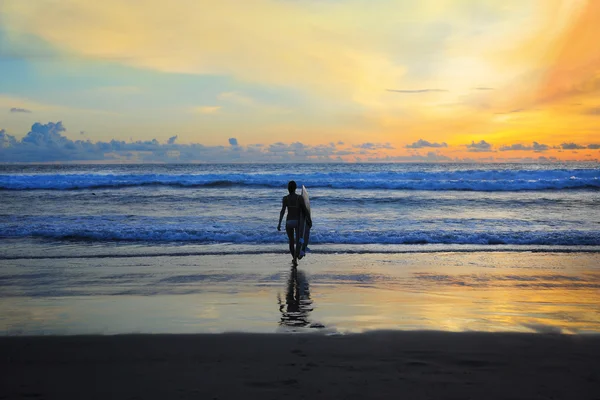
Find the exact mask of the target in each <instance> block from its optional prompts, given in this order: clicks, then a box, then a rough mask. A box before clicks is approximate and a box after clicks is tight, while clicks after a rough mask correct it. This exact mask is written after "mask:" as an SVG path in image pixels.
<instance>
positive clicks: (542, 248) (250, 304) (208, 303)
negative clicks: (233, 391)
mask: <svg viewBox="0 0 600 400" xmlns="http://www.w3.org/2000/svg"><path fill="white" fill-rule="evenodd" d="M291 179H293V180H295V181H296V182H297V184H298V187H301V186H302V185H305V186H306V188H307V189H308V191H309V194H310V201H311V209H312V219H313V228H312V232H311V243H310V245H309V249H310V253H309V255H308V256H307V258H305V259H304V260H302V261H301V263H300V266H299V268H298V272H297V273H296V272H294V271H293V270H290V264H291V256H289V254H288V253H287V252H288V250H287V237H286V235H285V232H283V231H282V232H278V231H277V222H278V218H279V212H280V209H281V200H282V197H283V196H284V195H286V194H287V183H288V181H289V180H291ZM0 203H1V204H2V211H0V244H1V245H0V299H1V300H2V301H1V302H0V311H2V312H1V313H0V315H2V317H0V331H3V332H4V333H5V334H14V333H40V332H41V333H104V332H109V333H128V332H173V333H174V332H204V331H210V332H212V331H223V330H244V331H261V332H263V331H270V330H271V329H274V328H273V327H281V325H282V321H286V320H287V321H295V322H294V323H297V321H298V319H297V318H295V317H294V316H292V318H290V317H289V315H287V314H285V312H284V311H281V310H284V309H289V308H290V307H289V306H290V304H289V303H288V306H287V307H286V306H285V304H286V299H288V300H289V299H290V298H291V299H292V300H293V302H292V309H297V310H300V309H303V310H304V311H303V312H304V313H305V314H306V313H309V312H310V315H311V316H310V317H309V316H307V315H304V314H302V317H301V318H300V321H301V324H300V325H302V326H317V327H328V328H332V329H342V330H363V329H380V328H385V329H388V328H393V329H395V328H399V329H404V328H407V329H423V328H426V329H444V330H445V329H448V330H463V329H477V330H515V329H516V330H522V329H525V330H527V329H529V328H524V327H531V326H536V327H539V326H545V325H549V326H551V327H552V326H558V327H559V328H558V329H563V330H565V329H566V330H571V331H594V332H597V331H600V317H599V316H598V314H597V313H594V312H593V311H592V310H593V309H594V308H595V307H597V305H598V304H599V302H600V298H599V296H598V294H597V293H598V289H600V270H599V269H598V268H599V267H598V264H599V263H598V260H599V259H600V212H599V211H598V210H600V166H599V165H598V164H596V163H593V164H592V163H565V164H560V163H551V164H550V163H549V164H298V165H286V164H194V165H2V166H0ZM294 277H295V278H294ZM299 282H301V284H300V283H299ZM300 286H301V287H302V288H303V289H302V290H300V289H299V287H300ZM290 288H291V289H290ZM465 288H467V289H469V290H470V291H465ZM290 290H291V293H290ZM302 293H304V294H302ZM311 293H312V295H311ZM351 293H362V295H361V296H358V295H357V296H358V297H353V296H351V295H350V294H351ZM392 293H393V294H392ZM490 293H496V296H499V297H498V298H502V299H503V300H502V301H503V302H505V301H506V300H505V298H506V296H507V293H508V294H509V296H510V297H512V298H513V299H514V303H513V306H514V307H513V308H512V309H511V311H510V312H511V313H512V314H511V315H513V316H514V317H511V319H510V320H507V319H506V318H505V317H504V316H505V315H506V314H504V313H505V312H506V310H504V309H503V310H501V311H499V309H497V308H495V307H496V306H497V303H496V302H495V300H493V299H492V300H490V297H489V296H490ZM416 294H418V296H417V295H416ZM425 294H426V295H425ZM398 296H401V297H402V298H400V297H398ZM407 296H408V297H407ZM540 296H541V297H543V298H544V301H539V298H540ZM115 301H117V302H118V304H117V305H115ZM190 302H192V303H194V304H195V305H196V306H195V307H197V308H200V309H201V311H199V310H198V309H193V310H192V309H190V306H189V304H190ZM294 302H296V303H294ZM441 303H445V306H444V307H443V308H439V307H437V306H439V305H440V304H441ZM294 304H296V305H295V306H294ZM300 304H303V307H304V308H302V307H300V306H299V305H300ZM382 304H386V307H384V308H382V307H383V306H382ZM393 304H396V305H397V306H398V304H402V306H401V307H400V308H397V307H393V306H392V305H393ZM407 304H412V307H413V308H407ZM549 305H550V306H551V307H550V306H549ZM548 307H550V308H548ZM431 309H435V310H436V312H434V313H433V314H435V316H434V315H433V314H432V312H431ZM557 309H558V310H559V311H560V313H558V314H557ZM211 310H212V311H211ZM307 310H308V311H307ZM399 310H401V312H400V311H399ZM424 310H429V311H427V312H425V311H424ZM440 310H443V313H444V314H443V315H438V314H437V312H438V311H440ZM424 314H427V315H428V316H427V317H424ZM40 315H41V317H40ZM294 315H295V314H294ZM481 315H486V317H485V318H483V319H481V318H482V317H481ZM341 316H345V317H343V318H342V317H341ZM474 316H477V317H476V318H475V317H474ZM344 318H346V319H344ZM450 320H451V322H448V321H450ZM116 321H119V322H116ZM365 321H368V322H365ZM283 325H286V323H283ZM536 329H537V328H536Z"/></svg>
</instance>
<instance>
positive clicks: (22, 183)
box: [0, 169, 600, 191]
mask: <svg viewBox="0 0 600 400" xmlns="http://www.w3.org/2000/svg"><path fill="white" fill-rule="evenodd" d="M289 179H297V180H298V181H301V182H310V186H311V187H314V188H319V187H321V188H323V187H327V188H336V189H337V188H339V189H396V190H472V191H517V190H561V189H578V188H590V189H600V170H597V169H554V170H461V171H444V172H441V171H406V172H398V171H395V172H360V173H348V172H334V173H323V172H319V173H314V172H313V173H305V174H302V175H298V176H295V175H294V174H287V173H286V174H275V173H269V174H253V173H247V174H246V173H219V174H215V173H212V174H99V173H94V174H83V173H78V174H8V175H6V174H5V175H0V188H1V189H5V190H32V189H33V190H35V189H46V190H73V189H96V188H115V189H118V188H123V187H132V186H133V187H136V186H149V185H163V186H175V187H228V186H249V187H253V186H254V187H277V188H281V187H285V183H286V182H287V181H288V180H289Z"/></svg>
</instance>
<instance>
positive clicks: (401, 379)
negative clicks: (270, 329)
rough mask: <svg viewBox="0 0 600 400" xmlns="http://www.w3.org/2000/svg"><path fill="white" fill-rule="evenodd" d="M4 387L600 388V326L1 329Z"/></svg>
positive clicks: (176, 394) (115, 394)
mask: <svg viewBox="0 0 600 400" xmlns="http://www.w3.org/2000/svg"><path fill="white" fill-rule="evenodd" d="M0 354H2V357H1V358H0V364H1V365H2V381H3V383H2V385H1V389H0V397H1V398H10V399H13V398H39V399H42V398H43V399H84V398H87V399H94V398H98V399H107V398H111V399H191V398H194V399H228V398H232V399H233V398H235V399H239V398H243V399H280V398H288V399H309V398H310V399H333V398H339V399H365V398H370V399H371V398H375V399H377V398H408V399H469V398H472V399H598V398H599V396H600V369H599V368H598V364H597V361H598V359H600V336H598V335H552V334H525V333H468V332H463V333H450V332H433V331H420V332H416V331H413V332H400V331H396V332H390V331H376V332H369V333H363V334H350V335H332V336H326V335H322V334H279V335H278V334H247V333H246V334H242V333H240V334H218V335H117V336H50V337H3V338H0Z"/></svg>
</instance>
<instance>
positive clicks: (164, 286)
mask: <svg viewBox="0 0 600 400" xmlns="http://www.w3.org/2000/svg"><path fill="white" fill-rule="evenodd" d="M281 260H282V256H281V255H280V254H272V255H228V256H193V257H192V256H190V257H185V256H176V257H174V256H156V257H150V256H146V257H139V258H138V257H127V258H119V257H102V258H86V257H81V258H76V259H60V258H48V259H27V258H23V259H11V260H4V261H3V264H2V265H1V266H0V267H1V268H0V272H1V273H2V275H1V276H0V278H1V279H0V287H1V290H0V334H5V335H6V334H78V333H108V334H117V333H134V332H139V333H198V332H230V331H243V332H278V331H282V330H283V331H301V330H306V329H309V328H317V327H323V326H325V327H326V329H327V330H331V331H334V330H335V331H340V332H360V331H366V330H373V329H401V330H415V329H417V330H421V329H431V330H445V331H469V330H474V331H520V332H563V333H582V332H596V333H600V313H599V311H598V310H599V306H600V254H598V253H542V252H540V253H534V252H494V253H491V252H487V253H485V252H474V253H458V252H454V253H453V252H448V253H436V254H425V253H414V254H311V256H310V257H308V258H307V259H306V262H304V261H305V260H303V264H302V268H301V269H298V270H294V269H291V270H290V269H289V268H288V267H287V266H286V267H282V266H281Z"/></svg>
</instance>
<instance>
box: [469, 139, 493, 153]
mask: <svg viewBox="0 0 600 400" xmlns="http://www.w3.org/2000/svg"><path fill="white" fill-rule="evenodd" d="M465 146H467V149H468V151H471V152H486V151H493V150H492V145H491V144H490V143H488V142H486V141H485V140H481V141H479V142H477V143H475V142H474V141H472V142H471V144H466V145H465Z"/></svg>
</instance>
